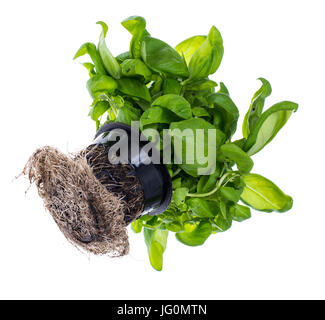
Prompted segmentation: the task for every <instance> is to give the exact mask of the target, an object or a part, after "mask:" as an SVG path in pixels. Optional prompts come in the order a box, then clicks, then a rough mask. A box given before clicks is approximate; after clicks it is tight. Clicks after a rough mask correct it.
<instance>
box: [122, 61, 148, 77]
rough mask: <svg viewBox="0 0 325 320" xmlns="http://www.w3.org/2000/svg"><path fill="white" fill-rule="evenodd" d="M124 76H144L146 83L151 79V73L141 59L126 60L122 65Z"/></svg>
mask: <svg viewBox="0 0 325 320" xmlns="http://www.w3.org/2000/svg"><path fill="white" fill-rule="evenodd" d="M121 69H122V75H123V76H126V77H134V76H142V77H143V78H144V80H145V82H148V81H149V80H150V79H151V71H150V70H149V68H148V67H147V66H146V65H145V64H144V63H143V62H142V61H141V60H139V59H126V60H124V61H123V62H122V64H121Z"/></svg>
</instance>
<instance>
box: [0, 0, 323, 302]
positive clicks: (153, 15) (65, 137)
mask: <svg viewBox="0 0 325 320" xmlns="http://www.w3.org/2000/svg"><path fill="white" fill-rule="evenodd" d="M324 9H325V7H324V1H321V0H320V1H316V0H308V1H298V0H295V1H288V0H281V1H275V0H273V1H261V0H259V1H249V0H246V1H229V0H228V1H218V0H217V1H216V0H214V1H204V0H201V1H175V0H173V1H167V0H164V1H134V0H123V1H108V0H107V1H94V0H92V1H80V0H79V1H51V2H50V1H31V0H30V1H2V2H1V4H0V33H1V50H0V58H1V59H0V63H1V68H0V70H1V75H0V90H1V91H0V92H1V93H0V106H1V117H0V119H1V126H0V130H1V134H0V137H1V149H0V150H1V151H0V153H1V158H0V171H1V172H0V199H1V202H0V204H1V207H0V298H31V299H33V298H43V299H47V298H62V299H65V298H90V299H95V298H99V299H102V298H103V299H158V298H160V299H164V298H166V299H228V298H233V299H240V298H246V299H252V298H257V299H265V298H271V299H275V298H277V299H285V298H299V299H300V298H316V299H317V298H323V299H324V298H325V272H324V270H325V250H324V245H325V210H324V200H325V196H324V190H325V180H324V178H325V175H324V149H323V148H324V138H325V134H324V130H325V125H324V117H325V105H324V87H325V83H324V74H325V67H324V59H325V44H324V31H325V19H324V12H325V10H324ZM130 15H142V16H144V17H145V18H146V20H147V27H148V30H149V31H150V33H151V34H152V35H153V36H155V37H158V38H161V39H163V40H165V41H167V42H168V43H170V44H171V45H173V46H175V45H176V44H177V43H179V42H180V41H182V40H183V39H185V38H188V37H190V36H192V35H197V34H207V33H208V31H209V29H210V27H211V26H212V25H213V24H214V25H216V26H217V28H219V30H220V31H221V33H222V36H223V39H224V46H225V55H224V59H223V62H222V64H221V67H220V69H219V71H218V72H217V73H216V75H215V76H214V80H216V81H220V80H221V81H224V82H225V83H226V85H227V86H228V88H229V90H230V93H231V96H232V98H233V100H234V101H235V102H236V104H237V106H238V108H239V110H240V112H241V119H240V125H239V133H238V137H239V136H240V129H241V121H242V118H243V115H244V114H245V112H246V110H247V108H248V106H249V103H250V99H251V97H252V95H253V94H254V92H255V91H256V90H257V88H258V87H259V85H260V83H259V82H258V81H256V78H258V77H260V76H263V77H265V78H266V79H268V80H269V81H270V82H271V84H272V87H273V93H272V96H271V97H270V98H268V100H267V104H266V105H267V106H270V105H272V104H273V103H275V102H278V101H281V100H292V101H295V102H298V103H299V110H298V112H297V113H295V114H294V115H293V116H292V117H291V119H290V120H289V122H288V123H287V125H286V126H285V128H284V129H283V130H282V131H281V132H280V133H279V134H278V136H277V137H276V138H275V139H274V140H273V141H272V143H271V144H269V145H268V146H267V147H266V148H265V149H264V150H263V151H262V152H260V153H259V154H258V155H256V156H254V162H255V167H254V169H253V172H256V173H260V174H262V175H264V176H266V177H268V178H269V179H271V180H273V181H274V182H275V183H276V184H278V185H279V186H280V188H282V190H284V191H285V192H286V193H288V194H290V195H291V196H292V197H293V198H294V206H293V209H292V210H291V211H289V212H287V213H283V214H279V213H269V214H268V213H260V212H254V213H253V216H252V218H251V219H250V220H249V221H246V222H243V223H241V224H239V223H234V224H233V227H232V228H231V229H230V230H229V231H227V232H225V233H223V234H217V235H214V236H211V237H210V238H209V239H208V241H207V242H206V243H205V244H204V246H202V247H196V248H191V247H186V246H184V245H182V244H181V243H179V242H177V241H176V240H175V238H174V235H173V234H171V235H170V237H169V242H168V247H167V250H166V253H165V258H164V269H163V271H162V272H160V273H159V272H156V271H154V270H153V269H152V268H151V266H150V264H149V261H148V258H147V252H146V247H145V245H144V241H143V236H142V235H136V234H133V233H132V232H129V235H130V242H131V253H130V255H129V256H127V257H124V258H119V259H113V260H112V259H109V258H105V257H93V256H91V257H89V256H87V255H84V254H82V253H80V252H79V251H78V250H76V249H75V248H74V247H73V246H71V245H70V244H69V243H68V242H67V241H66V240H65V238H64V237H63V235H62V234H61V233H60V231H59V230H58V228H57V226H56V225H55V223H54V222H53V220H52V218H51V217H50V215H49V214H48V213H46V212H45V210H44V208H43V204H42V201H41V199H40V198H39V197H38V195H37V192H36V190H35V187H33V188H31V189H30V191H29V192H28V193H27V195H26V196H25V190H26V189H27V188H28V182H27V180H26V179H24V178H21V179H19V180H14V177H15V176H16V175H17V174H18V173H19V172H20V171H21V170H22V168H23V166H24V164H25V162H26V161H27V159H28V157H29V156H30V155H31V153H32V152H33V151H34V150H35V149H36V148H37V147H40V146H43V145H52V146H56V147H58V148H60V149H61V150H62V151H64V152H68V151H76V150H78V149H80V148H82V147H84V146H86V145H87V144H88V143H89V142H90V141H91V140H92V137H93V135H94V124H93V122H92V121H91V120H90V119H89V118H88V117H87V113H88V107H89V104H90V103H91V99H90V97H89V96H88V92H87V90H86V88H85V83H86V80H87V71H86V70H85V69H84V68H83V67H82V66H80V65H79V63H78V62H76V61H72V57H73V55H74V53H75V52H76V50H77V49H78V48H79V46H80V45H81V44H82V43H84V42H86V41H94V42H96V43H97V40H98V37H99V33H100V27H99V26H97V25H96V24H95V22H96V21H98V20H104V21H106V22H107V23H108V24H109V33H108V37H107V42H108V45H109V47H110V49H111V51H112V52H113V53H114V54H118V53H120V52H124V51H126V50H127V49H128V43H129V40H130V35H129V34H128V32H127V31H126V30H125V29H124V28H123V27H122V26H121V25H120V22H121V21H122V20H123V19H124V18H126V17H128V16H130Z"/></svg>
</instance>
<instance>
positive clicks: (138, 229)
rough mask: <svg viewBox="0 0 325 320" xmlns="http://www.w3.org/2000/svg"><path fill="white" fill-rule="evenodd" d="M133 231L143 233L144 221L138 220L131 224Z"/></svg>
mask: <svg viewBox="0 0 325 320" xmlns="http://www.w3.org/2000/svg"><path fill="white" fill-rule="evenodd" d="M131 226H132V230H133V231H134V232H135V233H140V232H141V231H142V221H141V219H137V220H135V221H133V222H132V223H131Z"/></svg>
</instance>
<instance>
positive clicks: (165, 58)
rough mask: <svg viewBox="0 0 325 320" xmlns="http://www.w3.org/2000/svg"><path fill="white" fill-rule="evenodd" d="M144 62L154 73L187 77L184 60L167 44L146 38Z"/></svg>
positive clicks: (143, 54) (143, 49) (143, 43)
mask: <svg viewBox="0 0 325 320" xmlns="http://www.w3.org/2000/svg"><path fill="white" fill-rule="evenodd" d="M141 57H142V60H143V61H144V62H145V63H146V64H147V65H148V66H149V67H150V68H151V69H152V70H154V71H156V72H163V73H166V74H170V75H175V76H180V77H187V76H188V70H187V66H186V63H185V61H184V59H183V58H182V57H181V56H180V55H179V54H178V53H177V52H176V51H175V50H174V49H173V48H172V47H170V46H169V45H168V44H167V43H165V42H163V41H161V40H158V39H155V38H151V37H146V38H145V39H144V40H143V42H142V46H141Z"/></svg>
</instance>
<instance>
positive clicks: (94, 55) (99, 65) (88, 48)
mask: <svg viewBox="0 0 325 320" xmlns="http://www.w3.org/2000/svg"><path fill="white" fill-rule="evenodd" d="M85 54H89V56H90V58H91V60H92V61H93V63H94V65H95V69H96V73H97V74H107V72H106V70H105V67H104V64H103V61H102V58H101V57H100V55H99V53H98V51H97V49H96V46H95V45H94V44H93V43H90V42H87V43H84V44H83V45H82V46H81V47H80V48H79V50H78V51H77V53H76V54H75V56H74V57H73V59H77V58H78V57H81V56H83V55H85Z"/></svg>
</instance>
